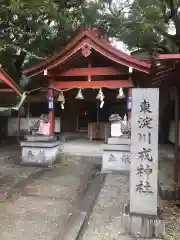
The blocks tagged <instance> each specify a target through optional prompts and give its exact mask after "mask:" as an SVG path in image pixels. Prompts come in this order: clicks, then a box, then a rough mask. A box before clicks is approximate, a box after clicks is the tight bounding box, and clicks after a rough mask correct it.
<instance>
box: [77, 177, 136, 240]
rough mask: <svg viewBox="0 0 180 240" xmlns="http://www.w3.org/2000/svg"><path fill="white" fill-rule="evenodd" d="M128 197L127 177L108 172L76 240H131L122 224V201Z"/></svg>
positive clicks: (124, 201) (125, 200)
mask: <svg viewBox="0 0 180 240" xmlns="http://www.w3.org/2000/svg"><path fill="white" fill-rule="evenodd" d="M128 198H129V177H128V176H126V175H120V174H117V175H115V174H114V175H113V174H108V175H107V177H106V180H105V184H104V187H103V188H102V190H101V192H100V194H99V197H98V199H97V202H96V204H95V206H94V209H93V213H92V215H91V217H90V219H89V222H88V223H87V224H86V226H85V227H84V229H83V231H82V234H81V236H80V237H79V239H78V240H132V238H131V237H130V236H128V235H127V233H126V231H125V229H124V228H123V224H122V218H121V216H122V214H123V208H124V207H123V206H124V203H126V202H127V201H128Z"/></svg>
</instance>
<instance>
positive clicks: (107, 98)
mask: <svg viewBox="0 0 180 240" xmlns="http://www.w3.org/2000/svg"><path fill="white" fill-rule="evenodd" d="M150 67H151V65H150V63H148V62H147V61H142V60H138V59H136V58H134V57H132V56H130V55H128V54H126V53H124V52H122V51H120V50H118V49H116V48H115V47H113V46H112V45H111V43H110V42H109V41H108V40H107V39H105V38H104V37H103V36H102V35H101V34H100V32H99V31H98V30H97V29H94V28H87V29H82V30H80V31H78V32H77V33H76V34H75V36H74V37H73V38H72V39H71V40H70V41H69V43H67V45H66V46H65V47H64V48H63V49H61V50H60V51H59V52H56V53H55V54H54V55H53V56H52V57H50V58H48V59H47V60H45V61H43V62H41V63H40V64H37V65H35V66H33V67H30V68H28V69H25V70H24V72H23V74H24V75H26V76H28V78H29V79H30V81H29V84H28V85H27V90H31V89H35V88H39V87H40V88H41V87H42V88H43V89H42V90H41V91H40V92H39V93H38V94H34V95H33V94H32V95H30V96H29V97H28V102H26V105H25V107H26V109H28V110H27V111H28V116H31V117H39V116H40V115H41V114H49V120H50V135H54V134H55V133H57V132H58V131H59V132H61V133H65V132H84V133H87V137H89V138H90V139H91V140H92V139H102V140H104V139H107V137H108V135H109V131H108V123H109V117H110V115H111V114H120V116H121V117H122V118H124V116H126V115H127V117H128V118H130V110H131V107H130V105H131V89H132V87H138V86H141V87H146V86H148V84H149V81H150V80H149V79H150V74H149V72H150ZM45 88H47V89H48V91H47V90H46V89H45ZM53 103H54V104H53Z"/></svg>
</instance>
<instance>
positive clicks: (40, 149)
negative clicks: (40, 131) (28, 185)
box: [21, 135, 60, 165]
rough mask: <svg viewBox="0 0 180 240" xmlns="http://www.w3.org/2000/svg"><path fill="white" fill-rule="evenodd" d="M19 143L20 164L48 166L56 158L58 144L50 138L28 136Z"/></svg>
mask: <svg viewBox="0 0 180 240" xmlns="http://www.w3.org/2000/svg"><path fill="white" fill-rule="evenodd" d="M26 139H27V141H23V142H21V147H22V158H21V159H22V164H30V165H31V164H38V165H50V164H52V163H53V162H54V161H55V160H56V157H57V154H58V151H59V145H60V142H59V141H56V140H55V139H54V138H53V137H52V136H42V135H35V136H33V135H29V136H26Z"/></svg>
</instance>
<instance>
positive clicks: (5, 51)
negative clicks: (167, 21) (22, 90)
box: [0, 0, 101, 82]
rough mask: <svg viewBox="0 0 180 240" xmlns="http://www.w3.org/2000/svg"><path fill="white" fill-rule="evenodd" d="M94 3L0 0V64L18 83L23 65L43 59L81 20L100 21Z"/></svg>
mask: <svg viewBox="0 0 180 240" xmlns="http://www.w3.org/2000/svg"><path fill="white" fill-rule="evenodd" d="M98 6H100V4H99V3H96V2H94V3H93V2H90V3H88V2H86V1H85V0H61V1H59V0H36V1H30V0H1V8H0V29H1V30H0V63H1V64H2V65H3V67H4V69H5V70H6V71H8V73H9V74H10V76H11V77H12V78H13V79H15V80H16V81H17V82H19V80H20V78H21V70H22V67H23V65H24V64H28V63H29V62H30V63H31V64H32V61H40V60H43V59H46V58H47V56H48V55H49V54H52V52H54V50H55V49H56V50H57V49H58V48H60V47H63V45H64V44H65V43H66V42H67V40H68V39H69V38H70V37H71V36H72V34H73V32H74V31H75V30H76V29H77V28H79V27H80V26H81V25H82V24H83V23H85V24H87V25H94V24H95V22H96V23H98V24H100V15H101V14H100V13H99V12H98V10H99V7H98Z"/></svg>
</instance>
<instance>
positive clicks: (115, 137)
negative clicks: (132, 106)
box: [101, 114, 131, 173]
mask: <svg viewBox="0 0 180 240" xmlns="http://www.w3.org/2000/svg"><path fill="white" fill-rule="evenodd" d="M109 121H110V124H111V137H110V138H108V142H107V144H104V145H103V159H102V170H101V171H102V172H103V173H109V172H112V171H129V166H130V162H131V154H130V123H129V122H128V121H127V117H126V116H125V117H124V120H122V118H121V117H120V116H119V115H118V114H112V115H111V116H110V118H109Z"/></svg>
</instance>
